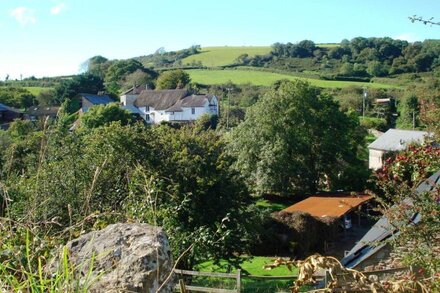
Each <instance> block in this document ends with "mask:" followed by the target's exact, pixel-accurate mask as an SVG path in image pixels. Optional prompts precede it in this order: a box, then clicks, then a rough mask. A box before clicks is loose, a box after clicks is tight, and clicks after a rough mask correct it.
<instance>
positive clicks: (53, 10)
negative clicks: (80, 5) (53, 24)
mask: <svg viewBox="0 0 440 293" xmlns="http://www.w3.org/2000/svg"><path fill="white" fill-rule="evenodd" d="M64 8H66V4H64V3H60V4H57V5H55V6H54V7H52V8H51V9H50V14H52V15H57V14H59V13H60V12H61V11H62V10H64Z"/></svg>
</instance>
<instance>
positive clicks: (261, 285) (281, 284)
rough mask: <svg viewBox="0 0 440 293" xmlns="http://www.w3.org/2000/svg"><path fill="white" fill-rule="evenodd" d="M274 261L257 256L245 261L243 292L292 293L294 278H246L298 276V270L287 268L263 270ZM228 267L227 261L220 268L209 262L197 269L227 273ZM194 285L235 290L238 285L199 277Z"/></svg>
mask: <svg viewBox="0 0 440 293" xmlns="http://www.w3.org/2000/svg"><path fill="white" fill-rule="evenodd" d="M274 259H275V258H273V257H264V256H256V257H253V258H252V259H249V260H246V261H244V262H243V263H242V265H241V269H242V278H241V287H242V290H241V292H245V293H251V292H252V293H254V292H255V293H265V292H290V290H289V287H290V286H292V284H293V282H294V281H295V280H294V277H292V278H291V279H290V278H289V279H287V280H276V279H252V278H248V277H246V275H254V276H296V275H297V274H298V271H297V269H296V268H293V270H292V271H289V270H288V269H287V268H286V267H278V268H275V269H273V270H265V269H263V267H264V265H265V264H271V263H272V262H273V260H274ZM226 266H227V263H226V262H225V261H222V262H220V266H217V265H214V264H213V262H212V261H207V262H204V263H201V264H199V265H198V266H197V268H196V269H197V270H199V271H203V272H226ZM236 271H237V270H236V269H233V270H232V272H236ZM193 285H196V286H204V287H211V288H224V289H234V288H235V285H236V284H235V280H234V279H225V278H207V277H197V278H193ZM304 289H307V288H304Z"/></svg>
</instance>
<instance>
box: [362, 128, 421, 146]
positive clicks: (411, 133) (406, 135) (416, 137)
mask: <svg viewBox="0 0 440 293" xmlns="http://www.w3.org/2000/svg"><path fill="white" fill-rule="evenodd" d="M427 135H428V132H426V131H415V130H402V129H389V130H388V131H387V132H385V133H384V134H382V135H381V136H380V137H379V138H378V139H376V140H375V141H374V142H373V143H371V144H370V145H369V146H368V148H369V149H375V150H384V151H401V150H404V149H405V148H406V147H407V146H408V145H409V144H411V143H414V142H415V143H423V141H424V138H425V136H427Z"/></svg>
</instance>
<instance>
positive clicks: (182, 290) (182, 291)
mask: <svg viewBox="0 0 440 293" xmlns="http://www.w3.org/2000/svg"><path fill="white" fill-rule="evenodd" d="M179 285H180V293H186V287H185V280H184V279H180V280H179Z"/></svg>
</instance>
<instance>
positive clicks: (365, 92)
mask: <svg viewBox="0 0 440 293" xmlns="http://www.w3.org/2000/svg"><path fill="white" fill-rule="evenodd" d="M367 96H368V91H367V89H366V88H364V92H363V93H362V117H365V100H366V99H367Z"/></svg>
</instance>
